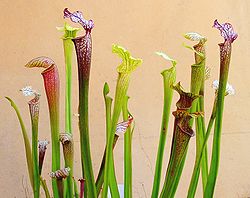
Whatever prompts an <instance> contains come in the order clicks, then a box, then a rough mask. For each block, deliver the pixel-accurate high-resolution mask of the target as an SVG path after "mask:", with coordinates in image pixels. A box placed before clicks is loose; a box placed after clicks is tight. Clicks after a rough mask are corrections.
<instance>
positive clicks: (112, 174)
mask: <svg viewBox="0 0 250 198" xmlns="http://www.w3.org/2000/svg"><path fill="white" fill-rule="evenodd" d="M108 93H109V86H108V84H107V83H105V84H104V87H103V96H104V100H105V109H106V148H107V145H108V144H109V137H110V134H111V124H112V123H111V106H112V100H113V99H112V98H111V97H109V96H108ZM115 137H116V136H115ZM114 144H115V143H114ZM106 148H105V158H106ZM113 148H114V146H113ZM105 162H106V159H104V164H103V166H104V167H103V169H105ZM112 162H113V156H111V160H110V161H108V162H107V163H109V170H108V171H109V177H107V178H106V181H107V182H108V183H109V186H110V191H111V195H112V196H113V197H116V196H119V191H118V187H117V181H116V177H115V167H114V163H112ZM104 174H105V173H103V177H104ZM103 182H104V181H103Z"/></svg>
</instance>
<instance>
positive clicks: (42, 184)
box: [40, 177, 51, 198]
mask: <svg viewBox="0 0 250 198" xmlns="http://www.w3.org/2000/svg"><path fill="white" fill-rule="evenodd" d="M40 183H41V186H42V188H43V190H44V193H45V197H46V198H51V196H50V194H49V189H48V186H47V183H46V180H45V179H43V178H42V177H40Z"/></svg>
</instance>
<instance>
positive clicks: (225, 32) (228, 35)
mask: <svg viewBox="0 0 250 198" xmlns="http://www.w3.org/2000/svg"><path fill="white" fill-rule="evenodd" d="M213 27H214V28H217V29H218V30H220V34H221V36H222V37H223V38H224V39H225V41H229V42H230V43H232V42H233V41H234V40H235V39H236V38H237V37H238V34H237V33H236V32H235V31H234V29H233V26H232V25H231V24H230V23H223V24H220V23H219V22H218V20H217V19H216V20H215V21H214V25H213Z"/></svg>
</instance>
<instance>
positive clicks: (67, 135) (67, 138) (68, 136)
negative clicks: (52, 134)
mask: <svg viewBox="0 0 250 198" xmlns="http://www.w3.org/2000/svg"><path fill="white" fill-rule="evenodd" d="M59 139H60V142H62V144H66V143H68V142H71V141H72V135H71V134H70V133H60V138H59Z"/></svg>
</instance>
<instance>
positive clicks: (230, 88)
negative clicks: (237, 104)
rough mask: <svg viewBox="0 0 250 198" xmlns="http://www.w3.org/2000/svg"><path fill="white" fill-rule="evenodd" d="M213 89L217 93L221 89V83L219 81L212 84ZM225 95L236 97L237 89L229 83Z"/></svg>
mask: <svg viewBox="0 0 250 198" xmlns="http://www.w3.org/2000/svg"><path fill="white" fill-rule="evenodd" d="M212 87H213V89H214V90H215V92H217V91H218V89H219V81H218V80H214V81H213V84H212ZM225 95H226V96H227V95H235V89H234V88H233V86H232V85H230V84H229V83H227V86H226V92H225Z"/></svg>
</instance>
